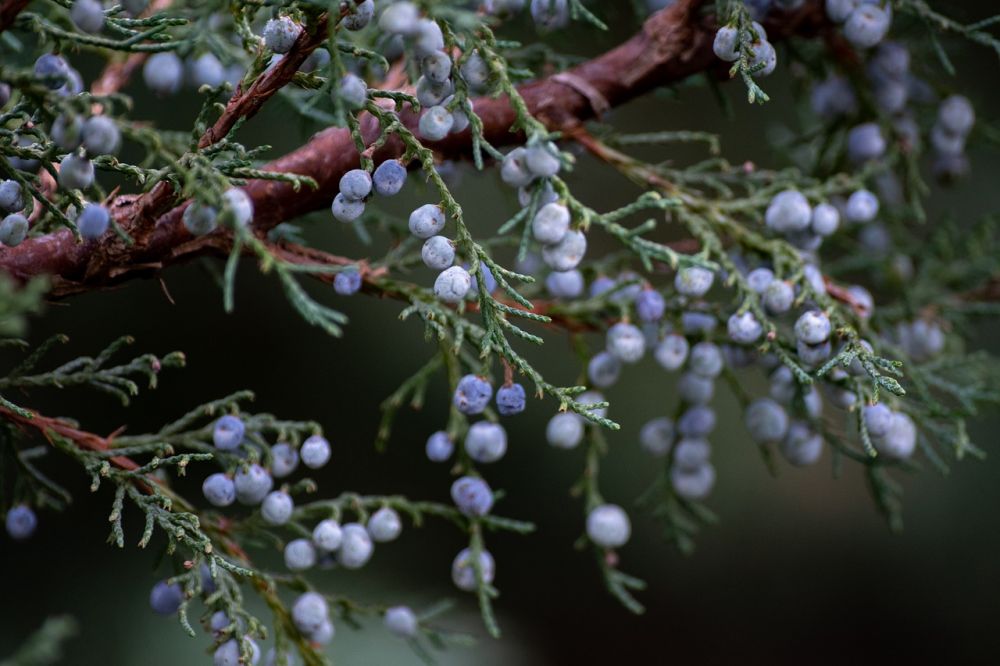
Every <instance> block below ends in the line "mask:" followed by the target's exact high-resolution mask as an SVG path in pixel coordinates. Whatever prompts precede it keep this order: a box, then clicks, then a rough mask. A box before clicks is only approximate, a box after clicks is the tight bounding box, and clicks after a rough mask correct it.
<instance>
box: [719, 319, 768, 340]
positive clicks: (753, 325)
mask: <svg viewBox="0 0 1000 666" xmlns="http://www.w3.org/2000/svg"><path fill="white" fill-rule="evenodd" d="M727 330H728V332H729V338H730V339H731V340H732V341H733V342H737V343H739V344H741V345H752V344H753V343H755V342H757V340H759V339H760V336H761V335H763V334H764V326H763V325H762V324H761V323H760V322H759V321H757V318H756V317H754V316H753V313H752V312H744V313H743V314H733V315H732V316H731V317H730V318H729V322H728V325H727Z"/></svg>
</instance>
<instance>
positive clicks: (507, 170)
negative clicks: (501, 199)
mask: <svg viewBox="0 0 1000 666" xmlns="http://www.w3.org/2000/svg"><path fill="white" fill-rule="evenodd" d="M524 160H525V150H524V148H523V147H518V148H515V149H514V150H512V151H510V152H509V153H507V155H506V156H504V158H503V161H502V162H501V163H500V178H501V179H502V180H503V182H505V183H507V184H508V185H510V186H512V187H524V186H526V185H528V183H530V182H531V181H532V180H534V176H533V175H532V173H531V172H530V171H528V166H527V164H525V161H524Z"/></svg>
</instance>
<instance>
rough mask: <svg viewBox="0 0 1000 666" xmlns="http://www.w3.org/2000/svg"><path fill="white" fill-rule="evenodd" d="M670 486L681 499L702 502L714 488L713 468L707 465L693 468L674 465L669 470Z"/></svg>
mask: <svg viewBox="0 0 1000 666" xmlns="http://www.w3.org/2000/svg"><path fill="white" fill-rule="evenodd" d="M670 484H671V486H673V489H674V492H675V493H676V494H677V496H678V497H680V498H681V499H685V500H688V501H692V502H693V501H699V500H703V499H705V498H706V497H708V495H709V493H711V492H712V488H713V487H714V486H715V468H714V467H712V465H710V464H709V463H705V464H704V465H699V466H698V467H694V468H688V467H680V466H676V465H675V466H674V467H672V468H671V469H670Z"/></svg>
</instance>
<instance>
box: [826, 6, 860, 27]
mask: <svg viewBox="0 0 1000 666" xmlns="http://www.w3.org/2000/svg"><path fill="white" fill-rule="evenodd" d="M861 1H862V0H826V15H827V18H829V19H830V20H831V21H833V22H834V23H843V22H844V21H846V20H847V17H848V16H850V15H851V12H853V11H854V10H855V9H857V8H858V5H860V4H861Z"/></svg>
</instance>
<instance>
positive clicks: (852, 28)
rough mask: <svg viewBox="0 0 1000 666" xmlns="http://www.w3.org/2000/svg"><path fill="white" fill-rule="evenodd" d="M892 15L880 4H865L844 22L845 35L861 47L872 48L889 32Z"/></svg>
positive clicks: (854, 44) (856, 45)
mask: <svg viewBox="0 0 1000 666" xmlns="http://www.w3.org/2000/svg"><path fill="white" fill-rule="evenodd" d="M891 23H892V17H891V16H890V14H889V12H887V11H886V10H884V9H882V8H881V7H879V6H878V5H874V4H863V5H861V6H860V7H858V8H857V9H855V10H854V11H853V12H851V15H850V16H848V17H847V21H845V22H844V37H845V38H846V39H847V41H849V42H850V43H851V44H852V45H853V46H855V47H856V48H859V49H870V48H871V47H873V46H875V45H876V44H878V43H879V42H881V41H882V40H883V39H884V38H885V36H886V34H887V33H888V32H889V26H890V24H891Z"/></svg>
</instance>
